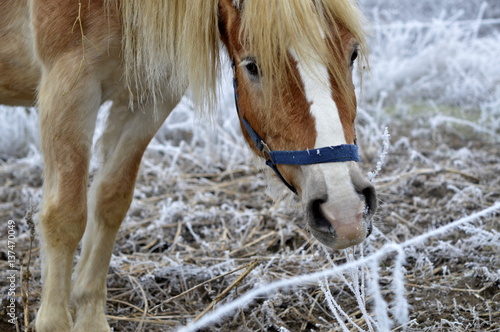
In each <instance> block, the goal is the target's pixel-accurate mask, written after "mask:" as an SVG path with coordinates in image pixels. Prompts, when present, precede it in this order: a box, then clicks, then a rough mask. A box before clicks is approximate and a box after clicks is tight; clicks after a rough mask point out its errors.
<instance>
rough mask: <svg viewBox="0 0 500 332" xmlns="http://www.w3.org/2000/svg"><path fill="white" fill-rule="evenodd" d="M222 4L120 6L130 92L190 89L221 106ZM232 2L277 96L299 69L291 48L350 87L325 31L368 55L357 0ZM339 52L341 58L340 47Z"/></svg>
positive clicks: (144, 94) (147, 95) (165, 1)
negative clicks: (352, 41) (343, 35)
mask: <svg viewBox="0 0 500 332" xmlns="http://www.w3.org/2000/svg"><path fill="white" fill-rule="evenodd" d="M107 1H108V2H109V3H111V2H115V1H117V0H107ZM218 3H219V1H218V0H190V1H186V0H162V1H143V0H123V1H119V6H120V10H121V13H122V17H123V20H122V21H123V22H122V24H123V44H124V51H123V52H124V61H125V70H126V79H127V83H128V84H129V87H130V88H131V89H136V90H137V91H141V99H142V101H145V100H151V99H152V100H153V101H154V102H157V101H158V99H159V98H161V91H162V90H164V89H165V87H168V88H169V89H171V90H173V91H174V92H176V93H178V94H182V93H184V92H185V90H186V88H187V87H188V86H190V88H191V90H192V95H193V99H194V101H195V103H196V104H198V105H205V106H208V107H209V108H210V106H213V105H214V103H215V96H216V81H217V77H218V74H219V72H220V58H219V50H220V43H219V42H220V38H219V30H218ZM233 4H234V5H235V7H237V8H238V9H239V10H240V15H241V31H240V37H241V40H242V43H243V44H244V46H245V47H247V48H248V49H251V50H252V53H253V54H254V56H255V57H256V58H257V59H258V63H259V66H260V68H261V70H262V72H264V73H265V77H266V84H268V86H267V87H266V89H264V94H265V95H266V93H267V94H270V93H274V92H275V91H276V90H275V89H273V87H274V86H278V85H279V84H280V83H281V82H282V81H283V79H284V78H285V75H286V74H285V73H286V71H287V68H289V67H290V66H291V65H292V64H291V63H290V58H289V57H288V56H287V52H288V51H289V50H290V49H291V48H293V49H294V51H295V52H296V53H297V55H298V56H299V57H300V58H301V59H308V58H311V57H313V58H316V59H319V60H320V61H321V62H323V63H325V64H327V66H328V68H329V70H330V72H331V73H332V75H333V76H334V79H335V80H336V81H337V82H338V83H339V88H340V89H347V88H348V87H347V86H346V83H345V82H346V80H345V77H343V74H342V72H341V70H340V69H339V68H338V66H339V65H338V63H335V61H334V58H333V57H332V55H331V54H329V52H331V51H330V50H329V49H328V48H327V46H326V45H325V42H324V39H323V38H324V37H325V34H326V37H330V38H331V40H335V39H336V38H338V30H339V29H338V25H339V24H340V25H342V26H344V27H345V28H347V29H348V30H349V31H350V32H351V33H352V34H353V35H354V36H355V38H356V39H357V40H358V43H359V44H360V50H361V54H363V53H364V52H365V51H366V38H365V34H364V32H363V24H364V21H363V16H362V15H361V13H360V12H359V10H358V8H357V7H356V5H355V4H354V3H353V2H352V1H350V0H310V1H304V0H284V1H279V0H233ZM335 52H338V54H340V52H341V49H340V47H338V46H336V47H335ZM361 58H362V57H361ZM272 91H274V92H272ZM278 91H279V89H278ZM270 97H271V96H269V95H268V96H267V97H266V96H265V99H269V98H270Z"/></svg>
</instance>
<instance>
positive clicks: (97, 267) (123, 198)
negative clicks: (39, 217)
mask: <svg viewBox="0 0 500 332" xmlns="http://www.w3.org/2000/svg"><path fill="white" fill-rule="evenodd" d="M177 102H178V100H172V101H169V102H165V103H164V104H163V105H158V118H157V119H154V117H153V112H152V107H147V108H146V110H147V111H146V114H144V113H143V112H141V111H139V110H136V111H135V112H131V111H130V110H129V109H128V107H127V102H123V103H118V104H117V103H115V104H114V105H113V107H112V109H111V110H110V115H109V118H108V121H107V124H106V130H105V132H104V134H103V136H102V137H101V139H100V141H99V142H100V143H99V144H100V145H101V148H102V154H103V156H102V157H103V165H102V167H101V168H100V170H99V171H98V172H97V174H96V175H95V177H94V181H93V183H92V186H91V188H90V191H89V204H88V211H89V218H88V223H87V228H86V230H85V235H84V239H83V246H82V254H81V257H80V260H79V262H78V265H77V279H76V282H75V284H74V286H73V290H72V293H71V302H72V305H73V307H74V309H75V311H76V312H75V325H74V331H109V326H108V323H107V322H106V318H105V305H106V275H107V273H108V268H109V262H110V258H111V254H112V251H113V246H114V242H115V237H116V233H117V231H118V228H119V226H120V224H121V223H122V220H123V219H124V218H125V215H126V213H127V210H128V208H129V206H130V203H131V201H132V194H133V191H134V184H135V179H136V177H137V172H138V169H139V165H140V162H141V158H142V155H143V153H144V150H145V149H146V146H147V145H148V143H149V142H150V140H151V139H152V137H153V136H154V134H155V133H156V132H157V130H158V128H159V127H160V126H161V125H162V123H163V121H164V120H165V119H166V117H167V116H168V114H169V113H170V111H171V110H172V109H173V107H174V106H175V105H176V104H177Z"/></svg>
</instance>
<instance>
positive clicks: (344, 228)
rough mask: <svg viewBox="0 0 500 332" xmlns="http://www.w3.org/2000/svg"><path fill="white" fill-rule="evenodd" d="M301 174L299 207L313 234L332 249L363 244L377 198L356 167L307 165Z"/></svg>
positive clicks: (343, 164) (349, 165)
mask: <svg viewBox="0 0 500 332" xmlns="http://www.w3.org/2000/svg"><path fill="white" fill-rule="evenodd" d="M303 173H304V179H303V180H304V186H303V190H302V192H301V196H302V204H303V206H304V209H305V218H306V221H307V224H308V226H309V229H310V230H311V233H312V235H313V236H314V237H315V238H316V239H318V240H319V241H320V242H321V243H323V244H324V245H326V246H328V247H331V248H333V249H344V248H347V247H350V246H353V245H356V244H359V243H361V242H363V241H364V240H365V239H366V238H367V237H368V236H369V235H370V234H371V232H372V217H373V215H374V213H375V210H376V208H377V198H376V193H375V188H374V187H373V186H372V185H371V183H370V182H368V181H367V180H366V179H364V178H363V177H362V175H361V173H360V171H359V168H358V166H357V165H356V164H355V163H353V162H347V163H337V164H324V165H310V166H308V167H307V168H304V169H303Z"/></svg>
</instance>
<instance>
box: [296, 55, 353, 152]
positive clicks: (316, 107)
mask: <svg viewBox="0 0 500 332" xmlns="http://www.w3.org/2000/svg"><path fill="white" fill-rule="evenodd" d="M290 54H291V55H292V57H293V58H294V60H295V61H296V62H297V70H298V71H299V75H300V78H301V79H302V83H303V85H304V93H305V97H306V99H307V101H308V102H309V103H311V108H310V112H311V114H312V116H313V117H314V118H315V120H316V135H317V136H316V144H315V148H321V147H324V146H330V145H340V144H346V141H345V136H344V129H343V128H342V123H341V122H340V116H339V111H338V109H337V105H336V104H335V101H334V100H333V97H332V89H331V85H330V80H329V77H328V70H327V68H326V66H325V65H324V64H322V63H319V62H314V61H312V60H311V61H309V62H308V63H304V61H301V60H300V59H298V58H297V56H296V53H295V52H294V50H293V49H292V50H291V51H290Z"/></svg>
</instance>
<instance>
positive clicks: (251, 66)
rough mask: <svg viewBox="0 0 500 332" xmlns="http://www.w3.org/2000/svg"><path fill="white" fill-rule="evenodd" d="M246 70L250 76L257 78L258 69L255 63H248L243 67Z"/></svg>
mask: <svg viewBox="0 0 500 332" xmlns="http://www.w3.org/2000/svg"><path fill="white" fill-rule="evenodd" d="M245 68H246V70H247V71H248V73H249V74H250V75H252V76H259V67H258V66H257V64H256V63H255V61H248V63H247V64H246V65H245Z"/></svg>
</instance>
